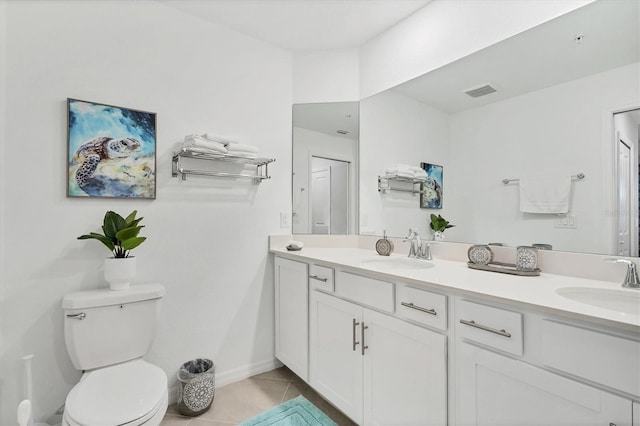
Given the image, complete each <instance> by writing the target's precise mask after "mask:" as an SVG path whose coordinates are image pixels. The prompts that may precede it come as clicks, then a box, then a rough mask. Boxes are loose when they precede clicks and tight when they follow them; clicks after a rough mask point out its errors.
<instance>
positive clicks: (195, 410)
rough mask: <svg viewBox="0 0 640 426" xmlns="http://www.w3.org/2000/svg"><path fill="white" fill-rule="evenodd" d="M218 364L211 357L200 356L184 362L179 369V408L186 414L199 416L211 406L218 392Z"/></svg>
mask: <svg viewBox="0 0 640 426" xmlns="http://www.w3.org/2000/svg"><path fill="white" fill-rule="evenodd" d="M215 372H216V366H215V365H214V364H213V361H211V360H210V359H204V358H198V359H194V360H192V361H187V362H185V363H184V364H182V367H181V368H180V371H178V382H179V384H180V386H179V387H178V403H177V405H178V410H180V412H181V413H182V414H184V415H185V416H198V415H200V414H202V413H204V412H205V411H207V410H208V409H209V407H211V403H212V402H213V397H214V396H215V393H216V378H215Z"/></svg>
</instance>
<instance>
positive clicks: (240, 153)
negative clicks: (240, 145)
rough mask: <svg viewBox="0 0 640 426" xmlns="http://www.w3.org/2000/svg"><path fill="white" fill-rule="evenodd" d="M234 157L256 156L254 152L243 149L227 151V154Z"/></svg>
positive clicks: (252, 157)
mask: <svg viewBox="0 0 640 426" xmlns="http://www.w3.org/2000/svg"><path fill="white" fill-rule="evenodd" d="M228 155H231V156H234V157H242V158H250V159H252V160H253V159H255V158H258V156H257V155H256V153H255V152H244V151H229V154H228Z"/></svg>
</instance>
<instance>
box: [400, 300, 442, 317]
mask: <svg viewBox="0 0 640 426" xmlns="http://www.w3.org/2000/svg"><path fill="white" fill-rule="evenodd" d="M400 304H401V305H402V306H406V307H407V308H411V309H415V310H416V311H420V312H424V313H427V314H430V315H438V313H437V312H436V310H435V309H427V308H423V307H421V306H417V305H414V304H413V303H407V302H400Z"/></svg>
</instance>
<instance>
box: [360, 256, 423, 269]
mask: <svg viewBox="0 0 640 426" xmlns="http://www.w3.org/2000/svg"><path fill="white" fill-rule="evenodd" d="M360 264H361V265H362V266H365V267H368V268H369V267H370V268H376V269H381V270H384V269H393V270H401V269H405V270H407V269H429V268H433V263H431V262H428V261H426V260H421V259H409V258H407V257H380V258H376V259H367V260H363V261H362V262H360Z"/></svg>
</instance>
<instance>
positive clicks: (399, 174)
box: [386, 170, 415, 179]
mask: <svg viewBox="0 0 640 426" xmlns="http://www.w3.org/2000/svg"><path fill="white" fill-rule="evenodd" d="M386 177H388V178H394V177H399V178H406V179H413V178H414V177H415V175H414V174H413V172H412V171H410V170H406V171H397V172H387V173H386Z"/></svg>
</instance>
